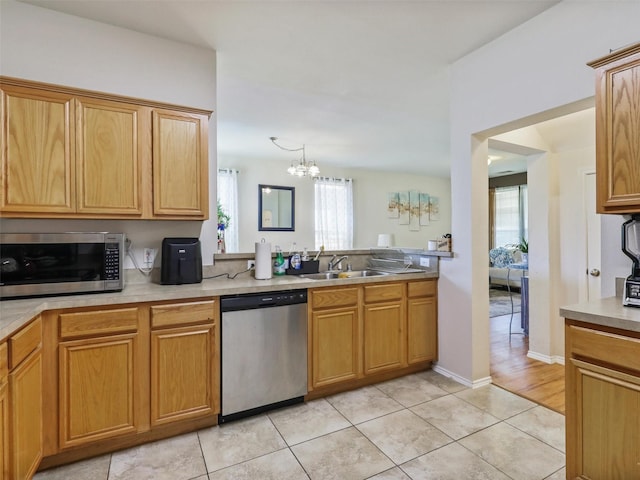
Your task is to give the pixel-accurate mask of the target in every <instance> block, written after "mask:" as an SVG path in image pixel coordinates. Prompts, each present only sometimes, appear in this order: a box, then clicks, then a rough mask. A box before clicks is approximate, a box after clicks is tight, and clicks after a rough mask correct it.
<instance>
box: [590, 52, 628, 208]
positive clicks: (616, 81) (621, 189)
mask: <svg viewBox="0 0 640 480" xmlns="http://www.w3.org/2000/svg"><path fill="white" fill-rule="evenodd" d="M589 66H591V67H593V68H595V69H596V175H597V191H596V211H597V212H598V213H615V214H624V213H638V212H640V43H637V44H635V45H632V46H630V47H627V48H624V49H621V50H617V51H615V52H613V53H612V54H610V55H607V56H606V57H603V58H600V59H598V60H594V61H593V62H591V63H589Z"/></svg>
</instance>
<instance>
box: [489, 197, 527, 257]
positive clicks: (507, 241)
mask: <svg viewBox="0 0 640 480" xmlns="http://www.w3.org/2000/svg"><path fill="white" fill-rule="evenodd" d="M490 198H493V201H492V203H493V205H492V206H491V209H492V215H491V218H492V222H493V225H492V228H491V231H492V232H493V238H492V242H491V248H494V247H503V246H505V245H517V244H519V243H520V241H521V240H522V239H523V238H528V229H527V224H528V223H529V221H528V220H529V219H528V213H527V186H526V185H516V186H513V187H496V188H495V190H494V192H493V195H492V196H490Z"/></svg>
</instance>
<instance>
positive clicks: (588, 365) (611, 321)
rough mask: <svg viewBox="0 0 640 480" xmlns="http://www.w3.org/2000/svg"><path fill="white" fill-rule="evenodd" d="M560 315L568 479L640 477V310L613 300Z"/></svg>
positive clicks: (576, 307) (573, 308)
mask: <svg viewBox="0 0 640 480" xmlns="http://www.w3.org/2000/svg"><path fill="white" fill-rule="evenodd" d="M560 314H561V315H562V316H563V317H565V358H566V361H565V362H566V363H565V369H566V370H565V371H566V440H567V444H566V445H567V450H566V452H567V478H620V479H626V478H640V437H639V436H638V432H640V309H638V308H632V307H623V306H622V299H621V298H620V297H610V298H604V299H599V300H595V301H591V302H588V303H584V304H579V305H571V306H568V307H564V308H561V309H560Z"/></svg>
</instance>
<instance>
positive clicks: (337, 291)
mask: <svg viewBox="0 0 640 480" xmlns="http://www.w3.org/2000/svg"><path fill="white" fill-rule="evenodd" d="M310 297H311V302H310V303H311V308H314V309H315V308H327V307H345V306H348V305H357V304H358V287H349V288H326V289H325V288H323V289H320V290H311V296H310Z"/></svg>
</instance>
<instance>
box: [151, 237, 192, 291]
mask: <svg viewBox="0 0 640 480" xmlns="http://www.w3.org/2000/svg"><path fill="white" fill-rule="evenodd" d="M200 282H202V250H201V248H200V240H198V239H197V238H165V239H163V240H162V265H161V269H160V283H161V284H162V285H183V284H187V283H200Z"/></svg>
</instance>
